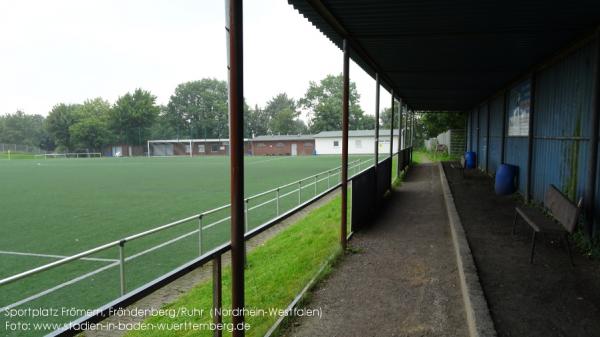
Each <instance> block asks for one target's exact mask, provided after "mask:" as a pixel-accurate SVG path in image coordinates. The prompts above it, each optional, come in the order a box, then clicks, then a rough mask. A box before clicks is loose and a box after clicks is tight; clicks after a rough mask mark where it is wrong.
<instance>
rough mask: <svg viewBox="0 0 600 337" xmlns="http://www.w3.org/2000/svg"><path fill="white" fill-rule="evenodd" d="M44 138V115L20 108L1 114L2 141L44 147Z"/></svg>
mask: <svg viewBox="0 0 600 337" xmlns="http://www.w3.org/2000/svg"><path fill="white" fill-rule="evenodd" d="M44 138H45V130H44V117H43V116H40V115H27V114H25V113H24V112H23V111H20V110H19V111H17V112H15V113H14V114H7V115H4V116H0V143H10V144H19V145H28V146H35V147H42V145H45V144H44Z"/></svg>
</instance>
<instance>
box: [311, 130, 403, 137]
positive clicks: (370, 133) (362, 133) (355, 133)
mask: <svg viewBox="0 0 600 337" xmlns="http://www.w3.org/2000/svg"><path fill="white" fill-rule="evenodd" d="M389 135H390V130H389V129H388V130H379V137H382V138H383V137H386V136H389ZM398 135H399V133H398V129H394V136H398ZM339 137H342V131H321V132H319V133H317V134H316V135H314V138H339ZM348 137H375V130H350V131H348Z"/></svg>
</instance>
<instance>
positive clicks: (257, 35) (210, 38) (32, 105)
mask: <svg viewBox="0 0 600 337" xmlns="http://www.w3.org/2000/svg"><path fill="white" fill-rule="evenodd" d="M244 29H245V30H244V70H245V79H244V87H245V88H244V89H245V97H246V102H247V103H248V104H249V105H250V106H252V107H253V106H254V105H259V106H261V107H264V105H265V104H266V102H267V101H268V100H269V99H271V98H272V97H273V96H275V95H276V94H278V93H281V92H286V93H287V94H288V95H289V96H291V97H293V98H295V99H298V98H300V97H302V96H303V95H304V94H305V92H306V90H307V88H308V85H309V82H310V81H315V82H318V81H319V80H320V79H322V78H324V77H325V76H326V75H327V74H339V73H341V72H342V52H341V50H340V49H339V48H337V47H336V46H335V45H334V44H333V43H332V42H331V41H329V40H328V39H327V38H326V37H325V36H324V35H323V34H322V33H321V32H320V31H318V30H317V29H316V28H315V27H314V26H312V24H311V23H310V22H308V20H306V19H305V18H304V17H303V16H302V15H300V14H299V13H298V12H297V11H296V10H295V9H294V8H293V7H292V6H291V5H289V4H288V3H287V1H286V0H250V1H245V4H244ZM206 77H211V78H217V79H220V80H227V68H226V40H225V3H224V0H51V1H48V0H18V1H17V0H5V1H1V2H0V114H6V113H13V112H15V111H17V110H22V111H24V112H25V113H28V114H41V115H47V114H48V112H49V111H50V110H51V109H52V106H54V105H55V104H57V103H81V102H83V101H85V100H86V99H91V98H95V97H102V98H104V99H107V100H109V101H110V102H111V103H113V102H114V101H115V100H116V99H117V98H118V97H119V96H121V95H123V94H125V93H127V92H128V91H133V90H135V89H136V88H143V89H145V90H149V91H150V92H152V93H153V94H154V95H155V96H157V103H158V104H167V103H168V101H169V97H170V96H171V95H172V94H173V92H174V90H175V87H176V86H177V84H180V83H183V82H187V81H193V80H199V79H202V78H206ZM350 78H351V80H352V81H355V82H356V84H357V88H358V91H359V94H360V95H361V98H360V104H361V106H362V108H363V110H364V111H365V113H367V114H374V109H375V81H374V79H373V78H372V77H370V76H369V75H368V74H366V73H365V72H364V71H363V70H362V69H361V68H360V67H359V66H357V65H356V64H355V63H354V62H351V65H350ZM389 105H390V96H389V94H388V93H387V91H385V90H384V89H383V88H382V90H381V109H384V108H386V107H389Z"/></svg>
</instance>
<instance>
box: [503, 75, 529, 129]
mask: <svg viewBox="0 0 600 337" xmlns="http://www.w3.org/2000/svg"><path fill="white" fill-rule="evenodd" d="M530 105H531V82H530V81H525V82H523V83H521V84H519V85H518V86H516V87H515V88H513V89H511V91H510V104H509V110H508V135H509V136H527V135H529V107H530Z"/></svg>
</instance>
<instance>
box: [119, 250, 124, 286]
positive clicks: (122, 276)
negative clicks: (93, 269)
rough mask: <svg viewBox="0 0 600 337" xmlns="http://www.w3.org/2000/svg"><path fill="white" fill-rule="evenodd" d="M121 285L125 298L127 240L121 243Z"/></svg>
mask: <svg viewBox="0 0 600 337" xmlns="http://www.w3.org/2000/svg"><path fill="white" fill-rule="evenodd" d="M119 284H120V285H121V296H123V295H125V240H121V241H120V242H119Z"/></svg>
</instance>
